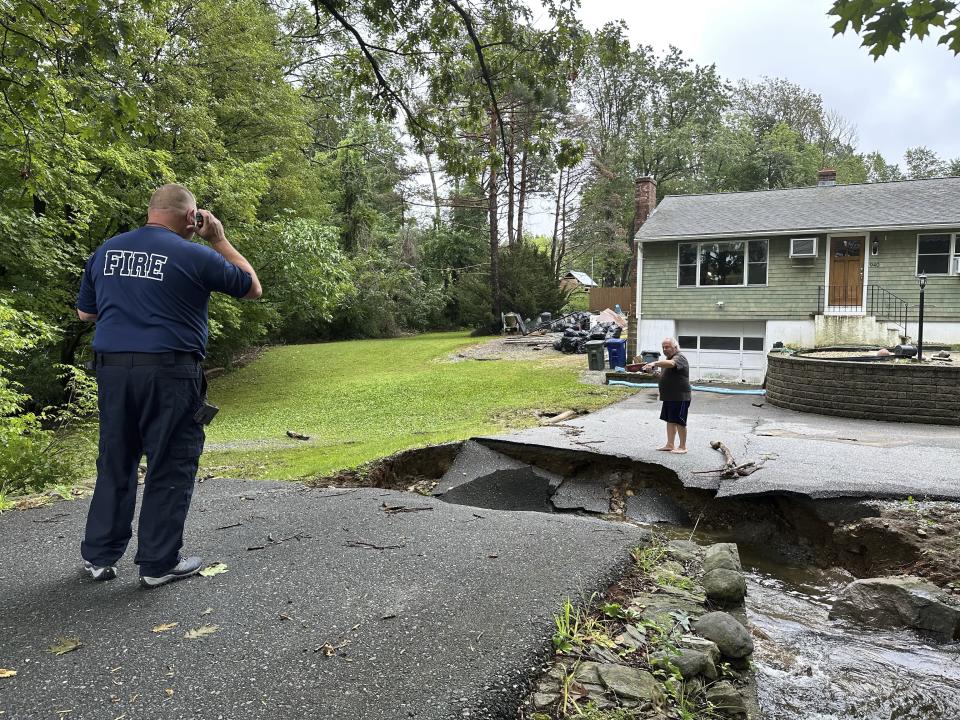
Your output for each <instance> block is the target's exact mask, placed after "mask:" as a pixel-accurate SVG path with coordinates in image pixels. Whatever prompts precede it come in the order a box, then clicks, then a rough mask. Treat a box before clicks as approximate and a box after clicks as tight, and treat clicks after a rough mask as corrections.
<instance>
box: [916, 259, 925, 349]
mask: <svg viewBox="0 0 960 720" xmlns="http://www.w3.org/2000/svg"><path fill="white" fill-rule="evenodd" d="M917 284H918V285H919V286H920V311H919V313H918V317H917V324H918V325H919V327H918V328H917V362H920V361H921V360H923V289H924V288H925V287H927V274H926V273H923V272H922V273H920V274H919V275H917Z"/></svg>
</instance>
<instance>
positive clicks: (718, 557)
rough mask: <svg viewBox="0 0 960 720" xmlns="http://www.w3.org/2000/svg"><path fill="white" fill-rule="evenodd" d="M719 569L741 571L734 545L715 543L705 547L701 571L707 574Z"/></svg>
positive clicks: (737, 552) (738, 556)
mask: <svg viewBox="0 0 960 720" xmlns="http://www.w3.org/2000/svg"><path fill="white" fill-rule="evenodd" d="M719 568H723V569H725V570H736V571H737V572H740V571H741V570H743V568H742V567H741V566H740V552H739V551H738V550H737V544H736V543H715V544H713V545H710V546H708V547H707V549H706V551H705V552H704V556H703V571H704V572H705V573H708V572H710V571H711V570H717V569H719Z"/></svg>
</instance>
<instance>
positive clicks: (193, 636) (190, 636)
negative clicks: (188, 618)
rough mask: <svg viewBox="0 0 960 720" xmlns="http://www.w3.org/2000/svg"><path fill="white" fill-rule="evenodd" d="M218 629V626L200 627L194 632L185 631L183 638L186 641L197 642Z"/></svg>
mask: <svg viewBox="0 0 960 720" xmlns="http://www.w3.org/2000/svg"><path fill="white" fill-rule="evenodd" d="M219 629H220V626H219V625H201V626H200V627H198V628H196V629H195V630H187V631H186V632H185V633H184V634H183V636H184V637H185V638H186V639H187V640H199V639H200V638H204V637H206V636H207V635H213V634H214V633H215V632H216V631H217V630H219Z"/></svg>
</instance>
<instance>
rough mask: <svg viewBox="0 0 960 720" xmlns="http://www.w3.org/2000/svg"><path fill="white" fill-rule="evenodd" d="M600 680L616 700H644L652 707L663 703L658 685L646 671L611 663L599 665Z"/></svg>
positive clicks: (661, 692)
mask: <svg viewBox="0 0 960 720" xmlns="http://www.w3.org/2000/svg"><path fill="white" fill-rule="evenodd" d="M598 670H599V671H600V679H601V680H603V684H604V685H605V686H606V687H607V689H608V690H610V691H611V692H612V693H614V694H615V695H616V696H617V697H618V698H625V699H627V700H645V701H647V702H650V703H652V704H653V705H660V704H661V703H663V690H662V689H661V687H660V683H659V682H657V679H656V678H655V677H653V675H651V674H650V673H648V672H647V671H646V670H639V669H637V668H633V667H627V666H626V665H615V664H613V663H608V664H603V665H600V666H599V668H598Z"/></svg>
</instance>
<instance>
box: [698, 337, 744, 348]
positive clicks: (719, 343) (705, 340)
mask: <svg viewBox="0 0 960 720" xmlns="http://www.w3.org/2000/svg"><path fill="white" fill-rule="evenodd" d="M700 349H701V350H739V349H740V338H739V337H726V336H719V335H702V336H701V337H700Z"/></svg>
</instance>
